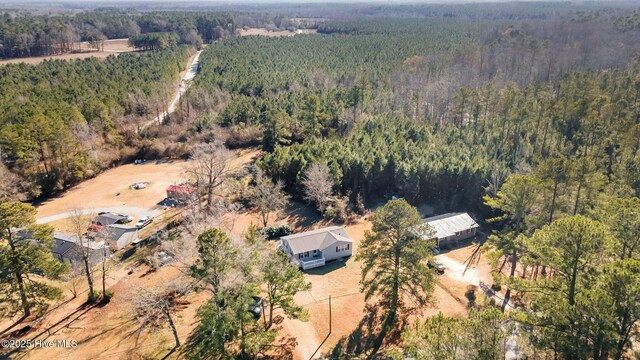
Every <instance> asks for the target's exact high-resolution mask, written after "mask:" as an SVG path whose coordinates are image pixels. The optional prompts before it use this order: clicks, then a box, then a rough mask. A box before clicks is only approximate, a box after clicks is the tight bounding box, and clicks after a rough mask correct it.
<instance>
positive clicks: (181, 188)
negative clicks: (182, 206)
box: [167, 185, 196, 203]
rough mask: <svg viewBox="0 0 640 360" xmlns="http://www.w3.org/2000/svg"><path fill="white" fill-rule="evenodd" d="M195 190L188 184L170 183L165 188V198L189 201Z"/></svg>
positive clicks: (192, 197)
mask: <svg viewBox="0 0 640 360" xmlns="http://www.w3.org/2000/svg"><path fill="white" fill-rule="evenodd" d="M195 192H196V190H195V189H194V188H192V187H191V186H189V185H170V186H169V187H168V188H167V198H169V199H173V200H176V201H178V202H181V203H190V202H191V201H193V199H194V197H195Z"/></svg>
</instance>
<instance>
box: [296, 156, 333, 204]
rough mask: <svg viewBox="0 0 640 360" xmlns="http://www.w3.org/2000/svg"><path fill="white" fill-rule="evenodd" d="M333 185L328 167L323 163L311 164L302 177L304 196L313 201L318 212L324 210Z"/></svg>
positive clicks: (331, 193)
mask: <svg viewBox="0 0 640 360" xmlns="http://www.w3.org/2000/svg"><path fill="white" fill-rule="evenodd" d="M333 185H334V183H333V179H332V178H331V173H330V172H329V167H327V165H325V164H312V165H311V166H310V167H309V168H308V169H307V170H306V171H305V173H304V179H302V186H303V187H304V198H305V199H306V200H308V201H310V202H313V203H315V204H316V206H317V207H318V210H319V211H320V212H324V210H325V209H326V208H327V203H328V200H329V198H330V197H331V196H332V195H333Z"/></svg>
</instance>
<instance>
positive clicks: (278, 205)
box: [249, 167, 289, 226]
mask: <svg viewBox="0 0 640 360" xmlns="http://www.w3.org/2000/svg"><path fill="white" fill-rule="evenodd" d="M283 188H284V185H283V184H282V182H280V181H279V180H278V181H276V182H275V183H274V182H273V181H272V180H271V179H270V178H269V177H268V176H265V175H264V173H263V172H262V170H261V169H260V168H258V167H256V169H255V177H254V185H253V187H252V188H251V191H250V193H249V199H250V201H251V204H252V205H253V206H255V208H256V209H257V210H258V211H259V212H260V215H261V216H262V226H267V223H268V222H269V213H271V212H272V211H278V210H281V209H283V208H284V207H285V206H287V203H288V202H289V196H288V195H287V194H285V192H284V190H283Z"/></svg>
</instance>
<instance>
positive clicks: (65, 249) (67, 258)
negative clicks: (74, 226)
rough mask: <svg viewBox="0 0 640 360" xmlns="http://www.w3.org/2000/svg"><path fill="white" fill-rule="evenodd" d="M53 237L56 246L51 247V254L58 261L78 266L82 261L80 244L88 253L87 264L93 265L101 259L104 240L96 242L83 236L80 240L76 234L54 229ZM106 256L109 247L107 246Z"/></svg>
mask: <svg viewBox="0 0 640 360" xmlns="http://www.w3.org/2000/svg"><path fill="white" fill-rule="evenodd" d="M53 239H54V240H55V242H56V246H55V247H54V248H53V251H52V252H53V256H54V257H55V258H56V259H58V260H59V261H60V262H64V263H67V264H70V265H71V266H72V267H73V266H80V265H81V263H82V251H81V248H80V246H83V245H84V247H85V248H86V249H87V251H88V253H87V254H88V255H89V264H90V265H91V266H94V265H96V264H98V263H99V262H100V261H102V257H103V251H104V250H103V247H104V246H105V244H104V241H100V242H96V241H93V240H91V239H89V238H84V239H83V241H82V242H80V241H79V239H78V237H77V236H74V235H70V234H67V233H63V232H60V231H55V232H54V233H53ZM107 256H109V249H108V248H107Z"/></svg>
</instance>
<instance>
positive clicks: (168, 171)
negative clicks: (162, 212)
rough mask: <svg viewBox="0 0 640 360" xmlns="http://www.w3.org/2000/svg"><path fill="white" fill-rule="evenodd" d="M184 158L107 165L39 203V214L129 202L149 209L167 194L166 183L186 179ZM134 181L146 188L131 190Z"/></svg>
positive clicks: (174, 182) (39, 215) (106, 206)
mask: <svg viewBox="0 0 640 360" xmlns="http://www.w3.org/2000/svg"><path fill="white" fill-rule="evenodd" d="M186 163H187V162H186V161H148V162H146V163H144V164H139V165H134V164H126V165H122V166H118V167H116V168H113V169H109V170H107V171H105V172H103V173H102V174H100V175H98V176H96V177H95V178H93V179H89V180H87V181H84V182H82V183H81V184H79V185H76V186H74V187H73V188H71V189H69V190H68V191H66V192H64V193H63V194H62V195H60V196H58V197H55V198H51V199H49V200H46V201H44V202H42V203H41V204H39V205H38V215H37V217H38V218H43V217H49V216H52V215H56V214H60V213H64V212H67V211H69V210H72V209H73V208H75V207H79V208H81V209H98V208H110V207H118V206H130V207H136V208H143V209H151V208H154V207H156V206H157V204H158V202H160V201H162V200H163V199H164V198H165V197H166V189H167V187H168V186H169V185H172V184H178V183H182V182H184V181H186V180H187V178H188V177H187V174H186ZM134 182H145V183H147V187H146V188H145V189H140V190H133V189H131V188H130V186H131V184H132V183H134Z"/></svg>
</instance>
